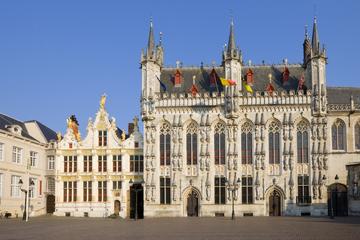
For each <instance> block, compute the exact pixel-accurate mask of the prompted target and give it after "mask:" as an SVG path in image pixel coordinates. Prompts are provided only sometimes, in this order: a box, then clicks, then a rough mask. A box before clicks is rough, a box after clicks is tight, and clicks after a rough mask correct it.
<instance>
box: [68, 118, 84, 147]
mask: <svg viewBox="0 0 360 240" xmlns="http://www.w3.org/2000/svg"><path fill="white" fill-rule="evenodd" d="M66 122H67V127H68V128H70V129H72V130H73V133H74V135H75V138H76V140H77V141H78V142H80V141H81V137H80V132H79V123H78V121H77V119H76V117H75V115H71V116H70V117H69V118H68V119H66Z"/></svg>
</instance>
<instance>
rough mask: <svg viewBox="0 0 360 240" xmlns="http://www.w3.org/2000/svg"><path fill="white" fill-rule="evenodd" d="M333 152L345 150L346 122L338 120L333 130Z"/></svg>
mask: <svg viewBox="0 0 360 240" xmlns="http://www.w3.org/2000/svg"><path fill="white" fill-rule="evenodd" d="M331 132H332V148H333V150H345V147H346V128H345V123H344V121H342V120H340V119H338V120H337V121H336V122H335V123H334V124H333V125H332V128H331Z"/></svg>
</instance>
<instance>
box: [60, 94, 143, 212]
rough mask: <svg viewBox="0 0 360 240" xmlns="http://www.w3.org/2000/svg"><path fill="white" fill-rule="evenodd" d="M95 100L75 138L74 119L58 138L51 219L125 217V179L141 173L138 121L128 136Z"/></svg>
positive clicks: (102, 103)
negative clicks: (93, 112)
mask: <svg viewBox="0 0 360 240" xmlns="http://www.w3.org/2000/svg"><path fill="white" fill-rule="evenodd" d="M105 100H106V97H105V96H103V97H102V99H101V101H100V108H99V110H98V112H97V113H96V117H95V120H94V121H93V120H92V119H91V118H90V119H89V121H88V125H87V129H86V130H87V135H86V137H85V138H84V139H81V137H80V134H79V130H78V123H77V120H76V118H75V116H72V117H70V118H69V119H68V120H67V123H68V124H67V129H66V133H65V135H64V136H63V137H61V136H60V137H59V138H60V139H59V142H58V148H57V151H56V211H55V213H54V214H55V215H58V216H64V215H70V216H81V217H82V216H89V217H106V216H110V215H111V214H115V215H119V216H121V217H127V216H129V215H130V193H129V190H130V185H129V181H130V180H132V181H138V179H142V175H143V173H142V172H143V167H142V166H143V163H142V161H143V160H142V159H143V149H142V148H143V140H142V135H141V134H140V132H139V126H138V120H137V118H135V119H134V122H133V123H132V124H131V126H132V128H129V132H128V135H127V134H125V131H124V130H120V129H119V128H118V127H117V126H116V120H115V118H110V117H109V114H108V113H107V112H106V110H105Z"/></svg>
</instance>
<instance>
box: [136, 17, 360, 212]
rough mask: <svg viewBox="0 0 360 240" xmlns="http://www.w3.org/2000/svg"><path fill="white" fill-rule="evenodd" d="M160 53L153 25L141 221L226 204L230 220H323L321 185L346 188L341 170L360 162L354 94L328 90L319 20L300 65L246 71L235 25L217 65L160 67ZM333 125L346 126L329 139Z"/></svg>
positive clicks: (146, 66) (145, 93)
mask: <svg viewBox="0 0 360 240" xmlns="http://www.w3.org/2000/svg"><path fill="white" fill-rule="evenodd" d="M163 53H164V49H163V47H162V45H161V41H160V43H159V45H158V46H155V43H154V36H153V26H152V23H151V26H150V33H149V40H148V46H147V49H146V51H145V53H144V52H143V53H142V55H141V69H142V95H141V114H142V120H143V123H144V159H145V172H144V180H145V199H144V203H145V206H144V209H145V216H149V217H158V216H194V215H196V216H215V215H225V216H230V215H231V211H232V204H231V203H232V201H233V200H234V205H235V206H234V208H235V210H234V211H235V215H237V216H243V215H256V216H263V215H265V216H266V215H301V214H311V215H326V214H327V213H328V204H327V203H328V193H327V189H328V187H329V186H330V185H331V184H332V183H334V182H335V180H334V177H335V175H338V176H339V177H340V179H339V181H340V182H341V183H343V184H346V170H345V165H346V164H347V163H349V162H352V161H354V160H355V159H356V158H358V157H359V156H360V155H359V152H358V151H359V148H357V147H356V146H355V145H354V144H353V143H354V142H355V137H354V136H355V135H356V134H359V133H356V131H357V130H356V129H355V128H354V125H355V123H357V122H358V121H360V114H359V113H360V112H359V109H360V108H359V107H358V106H359V105H358V104H359V103H360V101H359V97H360V90H359V89H350V88H345V89H342V88H330V87H327V84H326V63H327V57H326V51H325V49H324V48H320V43H319V40H318V32H317V23H316V19H315V21H314V29H313V36H312V42H311V43H310V39H309V38H308V36H307V34H306V36H305V40H304V62H303V64H302V65H300V64H288V63H287V60H284V63H283V64H279V65H265V64H262V65H252V64H251V62H250V61H249V63H248V64H244V62H243V59H242V53H241V51H240V50H239V48H237V47H236V45H235V37H234V24H233V23H232V24H231V26H230V37H229V43H228V45H227V46H226V47H225V49H224V52H223V56H222V63H221V65H220V66H216V65H214V64H213V66H204V65H203V64H202V65H201V66H200V67H183V66H181V65H180V64H177V66H176V67H165V66H164V65H163V62H164V61H163ZM221 78H223V79H231V80H232V82H234V83H233V84H222V80H221ZM220 80H221V81H220ZM249 88H250V90H249ZM347 94H349V95H347ZM340 95H341V96H340ZM346 95H347V96H346ZM350 95H352V96H353V97H351V99H350ZM337 121H342V122H344V123H346V124H345V125H346V126H345V125H344V126H343V127H341V128H339V130H336V131H335V132H334V129H333V128H334V127H333V126H334V124H336V122H337ZM344 128H345V129H347V130H346V131H347V134H345V132H344ZM359 129H360V128H359ZM335 142H336V143H339V144H338V145H339V146H340V147H339V148H338V147H334V144H335ZM239 182H240V184H238V183H239ZM232 189H234V190H232ZM232 193H233V194H232Z"/></svg>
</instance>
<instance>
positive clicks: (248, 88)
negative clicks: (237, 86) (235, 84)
mask: <svg viewBox="0 0 360 240" xmlns="http://www.w3.org/2000/svg"><path fill="white" fill-rule="evenodd" d="M243 85H244V88H245V90H246V91H247V92H249V93H253V90H252V88H251V86H250V85H248V84H246V82H245V81H244V82H243Z"/></svg>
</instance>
